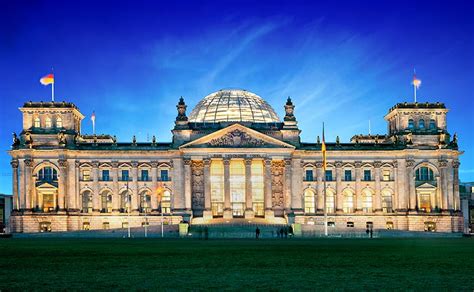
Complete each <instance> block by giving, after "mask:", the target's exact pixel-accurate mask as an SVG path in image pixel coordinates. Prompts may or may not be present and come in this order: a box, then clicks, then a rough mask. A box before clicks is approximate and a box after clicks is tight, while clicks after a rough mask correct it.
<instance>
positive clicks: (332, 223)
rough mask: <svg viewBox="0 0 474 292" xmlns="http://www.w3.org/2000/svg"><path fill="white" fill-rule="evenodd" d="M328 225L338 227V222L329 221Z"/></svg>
mask: <svg viewBox="0 0 474 292" xmlns="http://www.w3.org/2000/svg"><path fill="white" fill-rule="evenodd" d="M328 227H336V222H328Z"/></svg>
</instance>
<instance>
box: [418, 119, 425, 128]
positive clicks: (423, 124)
mask: <svg viewBox="0 0 474 292" xmlns="http://www.w3.org/2000/svg"><path fill="white" fill-rule="evenodd" d="M418 128H420V129H424V128H425V120H423V119H420V120H419V121H418Z"/></svg>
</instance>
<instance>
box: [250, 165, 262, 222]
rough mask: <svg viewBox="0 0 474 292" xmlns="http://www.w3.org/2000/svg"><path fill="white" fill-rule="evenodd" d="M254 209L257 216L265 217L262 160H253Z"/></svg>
mask: <svg viewBox="0 0 474 292" xmlns="http://www.w3.org/2000/svg"><path fill="white" fill-rule="evenodd" d="M251 172H252V176H251V180H252V208H253V212H254V214H255V216H264V215H265V206H264V203H263V198H264V192H263V189H264V179H263V177H264V176H263V163H262V161H260V160H252V170H251Z"/></svg>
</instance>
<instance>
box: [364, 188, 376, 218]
mask: <svg viewBox="0 0 474 292" xmlns="http://www.w3.org/2000/svg"><path fill="white" fill-rule="evenodd" d="M372 207H373V196H372V193H371V192H370V191H368V190H366V191H364V195H363V197H362V210H363V211H364V212H365V213H372Z"/></svg>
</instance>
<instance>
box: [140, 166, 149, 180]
mask: <svg viewBox="0 0 474 292" xmlns="http://www.w3.org/2000/svg"><path fill="white" fill-rule="evenodd" d="M141 179H142V181H148V170H147V169H142V175H141Z"/></svg>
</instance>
